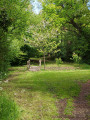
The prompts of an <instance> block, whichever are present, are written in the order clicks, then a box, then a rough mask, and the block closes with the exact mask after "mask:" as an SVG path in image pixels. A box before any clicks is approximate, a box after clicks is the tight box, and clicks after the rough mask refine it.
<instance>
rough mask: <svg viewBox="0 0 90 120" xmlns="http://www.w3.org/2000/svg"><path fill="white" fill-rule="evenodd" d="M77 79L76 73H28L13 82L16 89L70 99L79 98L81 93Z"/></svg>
mask: <svg viewBox="0 0 90 120" xmlns="http://www.w3.org/2000/svg"><path fill="white" fill-rule="evenodd" d="M81 78H82V77H81ZM76 79H77V80H79V79H78V75H76V74H75V73H67V72H66V73H64V72H63V73H60V72H56V73H54V72H36V73H29V72H28V73H26V74H24V75H20V76H19V77H18V80H16V81H13V82H14V83H15V87H16V88H20V89H25V90H28V91H29V90H30V91H35V92H36V91H39V92H43V93H50V94H52V95H55V96H56V97H58V98H70V97H75V96H77V95H78V94H79V91H80V86H78V83H77V82H76V81H75V80H76Z"/></svg>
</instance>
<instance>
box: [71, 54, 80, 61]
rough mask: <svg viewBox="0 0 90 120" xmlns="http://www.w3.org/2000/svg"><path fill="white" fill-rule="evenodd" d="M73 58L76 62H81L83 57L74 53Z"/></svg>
mask: <svg viewBox="0 0 90 120" xmlns="http://www.w3.org/2000/svg"><path fill="white" fill-rule="evenodd" d="M72 60H73V61H74V63H80V62H81V57H79V56H78V55H77V54H75V53H73V55H72Z"/></svg>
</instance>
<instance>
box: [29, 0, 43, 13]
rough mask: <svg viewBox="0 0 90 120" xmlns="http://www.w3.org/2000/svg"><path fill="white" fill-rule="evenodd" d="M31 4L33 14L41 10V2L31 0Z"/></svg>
mask: <svg viewBox="0 0 90 120" xmlns="http://www.w3.org/2000/svg"><path fill="white" fill-rule="evenodd" d="M31 4H32V6H33V12H34V13H35V14H39V13H40V11H41V10H42V5H41V3H40V2H38V0H32V1H31Z"/></svg>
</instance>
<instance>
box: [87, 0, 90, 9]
mask: <svg viewBox="0 0 90 120" xmlns="http://www.w3.org/2000/svg"><path fill="white" fill-rule="evenodd" d="M87 6H88V9H89V10H90V0H89V1H88V3H87Z"/></svg>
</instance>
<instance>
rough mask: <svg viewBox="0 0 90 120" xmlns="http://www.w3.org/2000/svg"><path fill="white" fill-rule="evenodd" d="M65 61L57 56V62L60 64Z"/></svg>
mask: <svg viewBox="0 0 90 120" xmlns="http://www.w3.org/2000/svg"><path fill="white" fill-rule="evenodd" d="M62 63H63V61H62V59H61V58H56V64H57V65H58V66H59V65H60V64H62Z"/></svg>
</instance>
